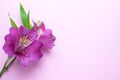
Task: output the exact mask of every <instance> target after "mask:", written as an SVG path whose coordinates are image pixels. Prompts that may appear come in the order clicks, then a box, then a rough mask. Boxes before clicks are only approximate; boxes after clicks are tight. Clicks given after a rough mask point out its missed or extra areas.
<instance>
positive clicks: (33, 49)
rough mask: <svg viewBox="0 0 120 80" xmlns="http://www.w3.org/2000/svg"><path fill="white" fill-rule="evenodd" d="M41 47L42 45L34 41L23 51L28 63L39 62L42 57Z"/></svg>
mask: <svg viewBox="0 0 120 80" xmlns="http://www.w3.org/2000/svg"><path fill="white" fill-rule="evenodd" d="M41 47H42V44H41V43H40V42H39V41H37V40H36V41H34V42H33V43H32V44H31V45H29V46H28V47H27V48H26V49H25V51H26V52H27V53H26V56H28V57H29V60H30V61H35V60H39V59H40V58H41V57H42V53H41V51H40V49H41Z"/></svg>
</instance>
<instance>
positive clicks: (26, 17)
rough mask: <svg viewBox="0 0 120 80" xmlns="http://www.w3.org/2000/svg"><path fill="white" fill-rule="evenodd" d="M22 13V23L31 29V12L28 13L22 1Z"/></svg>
mask: <svg viewBox="0 0 120 80" xmlns="http://www.w3.org/2000/svg"><path fill="white" fill-rule="evenodd" d="M20 15H21V20H22V23H23V25H24V26H25V28H26V29H30V21H29V19H30V18H29V17H30V16H29V15H30V12H28V15H27V14H26V12H25V9H24V8H23V6H22V4H21V3H20Z"/></svg>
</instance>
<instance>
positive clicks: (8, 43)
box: [3, 34, 17, 57]
mask: <svg viewBox="0 0 120 80" xmlns="http://www.w3.org/2000/svg"><path fill="white" fill-rule="evenodd" d="M15 40H16V37H15V36H13V35H11V34H9V35H7V36H5V44H4V46H3V49H4V51H5V53H7V54H8V55H9V56H11V57H13V56H14V49H15V46H16V44H17V42H16V41H15Z"/></svg>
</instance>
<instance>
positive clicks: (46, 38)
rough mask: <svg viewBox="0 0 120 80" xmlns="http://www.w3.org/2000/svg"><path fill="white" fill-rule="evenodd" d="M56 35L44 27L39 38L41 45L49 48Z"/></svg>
mask: <svg viewBox="0 0 120 80" xmlns="http://www.w3.org/2000/svg"><path fill="white" fill-rule="evenodd" d="M55 40H56V37H55V36H54V35H53V34H52V31H51V30H50V29H46V30H45V31H44V34H42V35H41V36H40V38H39V41H40V42H41V43H42V44H43V47H45V48H49V49H51V48H52V47H53V45H54V41H55Z"/></svg>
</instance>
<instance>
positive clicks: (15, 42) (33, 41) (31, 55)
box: [3, 22, 56, 67]
mask: <svg viewBox="0 0 120 80" xmlns="http://www.w3.org/2000/svg"><path fill="white" fill-rule="evenodd" d="M33 23H34V26H33V27H32V28H31V29H26V28H25V27H24V26H20V27H19V28H14V27H11V28H10V31H9V32H10V33H9V34H8V35H6V36H5V44H4V46H3V49H4V51H5V53H7V54H8V55H9V56H10V57H14V56H16V57H17V58H18V59H19V60H20V62H21V64H23V65H24V66H25V67H26V66H28V64H29V62H30V61H35V60H39V59H40V58H41V57H42V55H43V54H42V51H41V50H42V48H46V49H51V48H52V47H53V45H54V41H55V39H56V38H55V36H54V35H53V34H52V31H51V30H50V29H46V28H45V25H44V23H43V22H42V23H41V24H40V25H39V26H37V24H36V23H35V22H33Z"/></svg>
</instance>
